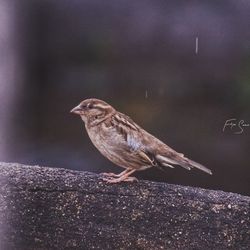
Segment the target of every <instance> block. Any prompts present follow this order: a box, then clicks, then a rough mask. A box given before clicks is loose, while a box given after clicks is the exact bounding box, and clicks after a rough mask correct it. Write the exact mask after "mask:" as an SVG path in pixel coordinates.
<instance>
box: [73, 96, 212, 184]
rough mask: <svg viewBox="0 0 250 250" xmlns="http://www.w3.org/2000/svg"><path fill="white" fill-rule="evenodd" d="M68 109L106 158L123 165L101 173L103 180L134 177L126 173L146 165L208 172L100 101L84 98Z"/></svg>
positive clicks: (208, 171) (114, 180)
mask: <svg viewBox="0 0 250 250" xmlns="http://www.w3.org/2000/svg"><path fill="white" fill-rule="evenodd" d="M71 113H74V114H78V115H80V117H81V118H82V120H83V121H84V123H85V128H86V130H87V133H88V135H89V137H90V139H91V141H92V142H93V144H94V145H95V147H96V148H97V149H98V150H99V151H100V152H101V153H102V154H103V155H104V156H105V157H107V158H108V159H109V160H110V161H112V162H113V163H115V164H116V165H118V166H120V167H123V168H125V170H124V171H123V172H121V173H120V174H114V173H103V175H104V176H105V177H104V178H103V180H105V181H106V182H108V183H118V182H122V181H134V180H137V179H136V178H135V177H131V176H130V175H131V174H132V173H134V172H135V171H140V170H144V169H147V168H150V167H157V168H160V169H162V170H165V169H167V168H173V165H180V166H181V167H183V168H185V169H187V170H190V169H191V168H193V167H194V168H198V169H200V170H202V171H204V172H206V173H208V174H212V172H211V170H210V169H208V168H206V167H204V166H202V165H201V164H199V163H197V162H194V161H192V160H190V159H188V158H186V157H184V155H183V154H181V153H177V152H176V151H175V150H173V149H172V148H170V147H169V146H167V145H166V144H165V143H163V142H162V141H160V140H159V139H157V138H156V137H154V136H153V135H151V134H149V133H148V132H147V131H145V130H144V129H143V128H141V127H140V126H139V125H137V124H136V123H135V122H134V121H133V120H132V119H131V118H130V117H128V116H126V115H124V114H122V113H120V112H118V111H117V110H115V109H114V108H113V107H112V106H110V105H109V104H107V103H106V102H104V101H101V100H98V99H94V98H93V99H86V100H84V101H82V102H81V103H80V104H79V105H78V106H76V107H75V108H73V109H72V110H71Z"/></svg>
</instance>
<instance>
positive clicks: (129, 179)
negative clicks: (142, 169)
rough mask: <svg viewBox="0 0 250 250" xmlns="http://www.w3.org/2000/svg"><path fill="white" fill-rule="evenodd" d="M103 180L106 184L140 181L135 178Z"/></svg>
mask: <svg viewBox="0 0 250 250" xmlns="http://www.w3.org/2000/svg"><path fill="white" fill-rule="evenodd" d="M102 180H103V181H105V182H106V183H120V182H123V181H126V182H134V181H138V179H137V178H135V177H127V178H124V177H119V178H103V179H102Z"/></svg>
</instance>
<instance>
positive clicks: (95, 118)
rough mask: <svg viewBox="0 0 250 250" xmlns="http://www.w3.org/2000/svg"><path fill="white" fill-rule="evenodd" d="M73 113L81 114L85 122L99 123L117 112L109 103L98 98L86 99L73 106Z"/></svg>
mask: <svg viewBox="0 0 250 250" xmlns="http://www.w3.org/2000/svg"><path fill="white" fill-rule="evenodd" d="M70 112H71V113H74V114H77V115H80V116H81V118H82V120H83V121H84V122H85V123H98V122H100V121H102V120H104V119H105V118H106V117H107V116H109V115H110V114H112V113H114V112H115V109H114V108H113V107H112V106H110V105H109V104H108V103H106V102H104V101H102V100H98V99H94V98H91V99H86V100H84V101H82V102H81V103H80V104H79V105H78V106H76V107H75V108H73V109H72V110H71V111H70Z"/></svg>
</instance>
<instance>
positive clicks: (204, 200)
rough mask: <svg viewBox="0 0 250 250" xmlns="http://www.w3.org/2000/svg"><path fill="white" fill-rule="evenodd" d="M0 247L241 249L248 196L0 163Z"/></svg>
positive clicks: (245, 241)
mask: <svg viewBox="0 0 250 250" xmlns="http://www.w3.org/2000/svg"><path fill="white" fill-rule="evenodd" d="M0 184H1V185H0V237H1V239H0V249H1V250H2V249H3V250H9V249H25V250H29V249H133V250H134V249H150V250H152V249H153V250H157V249H202V250H204V249H220V250H221V249H249V248H250V218H249V217H250V211H249V209H250V198H249V197H246V196H242V195H238V194H233V193H225V192H222V191H213V190H204V189H200V188H193V187H183V186H178V185H170V184H165V183H154V182H149V181H139V182H138V183H122V184H112V185H108V184H105V183H104V182H103V181H102V180H101V178H100V175H97V174H93V173H88V172H79V171H71V170H66V169H59V168H47V167H38V166H24V165H20V164H13V163H11V164H10V163H0Z"/></svg>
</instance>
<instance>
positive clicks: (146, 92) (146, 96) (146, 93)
mask: <svg viewBox="0 0 250 250" xmlns="http://www.w3.org/2000/svg"><path fill="white" fill-rule="evenodd" d="M145 98H148V91H147V90H146V91H145Z"/></svg>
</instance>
